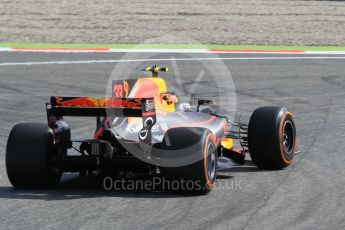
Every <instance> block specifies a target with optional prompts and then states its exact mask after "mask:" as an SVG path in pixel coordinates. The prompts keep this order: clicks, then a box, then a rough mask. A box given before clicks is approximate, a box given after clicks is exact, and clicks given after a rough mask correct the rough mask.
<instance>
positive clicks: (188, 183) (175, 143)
mask: <svg viewBox="0 0 345 230" xmlns="http://www.w3.org/2000/svg"><path fill="white" fill-rule="evenodd" d="M167 138H168V140H169V141H168V142H169V143H167V141H163V150H164V151H165V154H169V155H170V154H171V155H172V156H174V154H178V155H181V154H180V153H181V152H184V153H183V154H185V155H186V156H187V155H193V156H192V158H193V159H195V161H194V162H192V163H190V164H187V165H182V166H174V167H164V168H163V174H164V176H165V177H166V178H168V179H169V181H170V185H171V186H170V189H171V190H177V191H187V192H193V193H198V194H205V193H208V192H210V191H211V190H212V188H213V187H214V183H215V179H216V177H217V146H216V144H215V142H214V140H213V135H212V133H211V132H210V131H209V130H207V129H202V128H174V129H170V130H168V131H167V133H166V134H165V138H164V140H166V139H167ZM189 159H190V158H189ZM174 183H175V185H177V184H178V185H179V186H177V187H176V186H175V187H174V186H173V185H174Z"/></svg>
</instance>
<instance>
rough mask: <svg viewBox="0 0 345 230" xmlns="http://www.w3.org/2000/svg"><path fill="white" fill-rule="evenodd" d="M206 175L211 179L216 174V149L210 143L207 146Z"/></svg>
mask: <svg viewBox="0 0 345 230" xmlns="http://www.w3.org/2000/svg"><path fill="white" fill-rule="evenodd" d="M206 167H207V175H208V179H209V180H213V179H214V177H215V174H216V151H215V148H214V146H213V145H212V143H209V144H208V148H207V164H206Z"/></svg>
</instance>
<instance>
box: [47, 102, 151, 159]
mask: <svg viewBox="0 0 345 230" xmlns="http://www.w3.org/2000/svg"><path fill="white" fill-rule="evenodd" d="M46 110H47V118H48V123H51V122H54V121H57V120H62V119H63V116H78V117H96V118H97V123H98V122H99V120H100V117H108V118H115V117H142V118H143V128H142V129H141V130H140V131H139V133H138V137H139V142H140V144H142V143H144V144H145V145H143V146H142V148H143V149H144V151H145V152H146V151H148V150H149V147H150V146H151V128H152V126H153V125H154V124H155V123H156V109H155V101H154V98H115V97H108V98H94V97H60V96H52V97H51V98H50V102H49V103H46Z"/></svg>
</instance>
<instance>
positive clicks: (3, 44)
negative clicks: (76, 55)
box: [0, 42, 345, 51]
mask: <svg viewBox="0 0 345 230" xmlns="http://www.w3.org/2000/svg"><path fill="white" fill-rule="evenodd" d="M0 47H11V48H33V49H34V48H56V49H64V48H65V49H66V48H67V49H68V48H70V49H73V48H74V49H92V48H114V49H130V48H136V49H145V48H151V49H152V48H156V49H218V50H305V51H345V46H266V45H178V44H139V45H137V44H92V43H90V44H63V43H61V44H59V43H21V42H0Z"/></svg>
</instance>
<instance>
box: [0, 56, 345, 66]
mask: <svg viewBox="0 0 345 230" xmlns="http://www.w3.org/2000/svg"><path fill="white" fill-rule="evenodd" d="M315 59H339V60H340V59H345V56H344V57H341V56H338V57H334V56H332V57H327V56H326V57H319V56H316V57H305V56H300V57H213V58H153V59H132V60H122V59H120V60H80V61H47V62H4V63H0V66H18V65H19V66H20V65H24V66H30V65H65V64H97V63H121V62H145V61H146V62H149V61H208V60H315Z"/></svg>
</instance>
